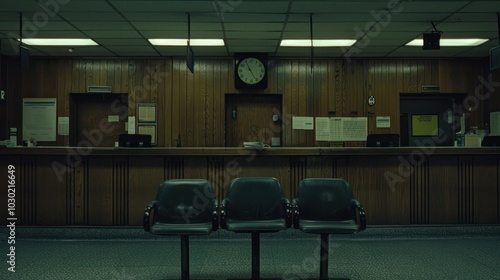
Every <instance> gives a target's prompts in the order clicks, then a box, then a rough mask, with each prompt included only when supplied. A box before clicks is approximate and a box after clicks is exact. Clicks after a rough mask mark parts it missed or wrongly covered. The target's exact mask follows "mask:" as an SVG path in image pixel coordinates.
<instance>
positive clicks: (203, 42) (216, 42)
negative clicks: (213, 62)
mask: <svg viewBox="0 0 500 280" xmlns="http://www.w3.org/2000/svg"><path fill="white" fill-rule="evenodd" d="M149 42H150V43H151V44H153V45H155V46H187V39H149ZM189 45H190V46H224V40H222V39H190V40H189Z"/></svg>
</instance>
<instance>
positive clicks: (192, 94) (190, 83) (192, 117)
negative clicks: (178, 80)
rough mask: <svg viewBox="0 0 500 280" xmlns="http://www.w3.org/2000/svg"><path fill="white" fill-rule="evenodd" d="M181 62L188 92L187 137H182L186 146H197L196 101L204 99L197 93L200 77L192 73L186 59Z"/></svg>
mask: <svg viewBox="0 0 500 280" xmlns="http://www.w3.org/2000/svg"><path fill="white" fill-rule="evenodd" d="M181 63H182V68H181V69H182V72H183V73H184V74H185V79H186V94H185V95H184V96H185V98H186V99H185V103H186V111H184V114H182V116H183V117H184V118H185V119H186V126H185V128H186V137H185V138H183V139H182V142H183V146H184V147H195V146H196V142H195V131H196V130H197V119H196V118H197V117H198V112H196V103H198V102H204V101H203V100H202V99H201V98H200V99H199V100H197V99H198V98H199V97H200V96H199V95H198V93H197V90H199V88H198V85H197V84H196V82H197V81H198V79H199V78H198V77H199V75H195V74H193V73H191V72H190V71H189V69H187V67H186V62H185V61H184V60H183V61H182V62H181ZM195 73H196V72H195Z"/></svg>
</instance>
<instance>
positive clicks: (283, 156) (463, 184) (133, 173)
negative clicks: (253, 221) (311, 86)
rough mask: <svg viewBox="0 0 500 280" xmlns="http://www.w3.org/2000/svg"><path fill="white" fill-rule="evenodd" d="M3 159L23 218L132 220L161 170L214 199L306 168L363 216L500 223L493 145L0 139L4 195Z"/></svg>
mask: <svg viewBox="0 0 500 280" xmlns="http://www.w3.org/2000/svg"><path fill="white" fill-rule="evenodd" d="M9 165H12V166H13V167H15V176H16V180H15V200H16V206H15V211H16V217H17V218H18V220H17V224H21V225H50V226H54V225H134V226H137V225H141V224H142V215H143V211H144V208H145V206H146V205H147V203H149V202H150V201H151V200H153V199H154V197H155V195H156V191H157V188H158V186H159V184H160V183H161V182H162V181H163V180H165V179H174V178H206V179H208V180H210V181H211V182H212V183H213V185H214V187H215V189H216V194H217V198H218V199H219V201H220V200H221V199H222V198H223V197H224V195H225V192H226V189H227V185H228V183H229V182H230V181H231V180H232V179H233V178H236V177H245V176H273V177H276V178H278V179H279V180H280V181H281V183H282V186H283V188H284V190H285V194H286V195H287V196H288V197H289V198H293V197H294V195H295V193H296V190H297V185H298V183H299V182H300V181H301V180H302V179H304V178H308V177H328V178H330V177H339V178H344V179H346V180H347V181H349V182H350V184H351V187H352V189H353V193H354V196H355V197H356V198H357V199H358V200H359V201H360V202H361V203H362V204H363V206H364V207H365V210H366V214H367V221H368V224H369V225H407V224H473V223H475V224H498V223H500V220H499V217H500V187H499V185H500V176H499V174H500V149H499V148H495V147H481V148H463V147H460V148H454V147H439V148H438V147H425V148H424V147H405V148H271V149H266V150H263V151H253V150H245V149H242V148H93V149H88V148H74V147H33V148H21V147H19V148H3V149H0V174H3V175H1V176H3V177H4V179H3V181H4V183H3V184H4V186H3V187H2V191H1V193H2V195H1V196H2V198H1V200H2V201H4V202H5V201H7V195H8V193H7V186H5V182H6V181H7V178H6V177H7V175H8V173H7V171H8V166H9ZM1 205H4V206H2V207H3V209H2V211H0V213H2V214H1V215H0V220H1V223H2V224H5V223H6V219H7V211H6V208H7V206H5V205H6V204H5V203H2V204H1Z"/></svg>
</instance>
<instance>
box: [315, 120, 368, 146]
mask: <svg viewBox="0 0 500 280" xmlns="http://www.w3.org/2000/svg"><path fill="white" fill-rule="evenodd" d="M367 134H368V118H340V117H339V118H316V141H332V142H336V141H366V135H367Z"/></svg>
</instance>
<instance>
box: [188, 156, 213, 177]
mask: <svg viewBox="0 0 500 280" xmlns="http://www.w3.org/2000/svg"><path fill="white" fill-rule="evenodd" d="M207 170H208V162H207V158H206V157H201V158H200V157H184V174H183V178H184V179H208V174H207Z"/></svg>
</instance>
